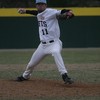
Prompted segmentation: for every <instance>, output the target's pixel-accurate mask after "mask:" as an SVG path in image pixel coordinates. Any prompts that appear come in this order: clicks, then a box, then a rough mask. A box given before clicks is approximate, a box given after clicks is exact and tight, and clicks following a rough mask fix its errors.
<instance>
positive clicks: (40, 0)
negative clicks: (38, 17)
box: [36, 0, 47, 4]
mask: <svg viewBox="0 0 100 100" xmlns="http://www.w3.org/2000/svg"><path fill="white" fill-rule="evenodd" d="M37 3H47V1H46V0H36V4H37Z"/></svg>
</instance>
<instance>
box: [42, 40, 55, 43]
mask: <svg viewBox="0 0 100 100" xmlns="http://www.w3.org/2000/svg"><path fill="white" fill-rule="evenodd" d="M52 42H54V40H51V41H49V42H42V44H47V43H52Z"/></svg>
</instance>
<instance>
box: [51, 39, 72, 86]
mask: <svg viewBox="0 0 100 100" xmlns="http://www.w3.org/2000/svg"><path fill="white" fill-rule="evenodd" d="M52 48H53V49H52V56H53V57H54V60H55V63H56V65H57V68H58V70H59V72H60V73H61V75H62V79H63V80H64V82H65V83H69V84H71V83H73V81H72V80H71V78H69V77H68V72H67V69H66V67H65V65H64V62H63V59H62V56H61V50H62V43H61V41H60V40H58V41H55V44H54V45H53V46H52Z"/></svg>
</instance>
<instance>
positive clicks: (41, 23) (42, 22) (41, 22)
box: [38, 21, 47, 27]
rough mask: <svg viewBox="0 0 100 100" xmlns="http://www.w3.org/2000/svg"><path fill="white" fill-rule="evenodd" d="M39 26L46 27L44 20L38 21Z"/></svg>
mask: <svg viewBox="0 0 100 100" xmlns="http://www.w3.org/2000/svg"><path fill="white" fill-rule="evenodd" d="M38 23H39V27H47V23H46V21H38Z"/></svg>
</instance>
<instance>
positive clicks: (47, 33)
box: [37, 8, 61, 42]
mask: <svg viewBox="0 0 100 100" xmlns="http://www.w3.org/2000/svg"><path fill="white" fill-rule="evenodd" d="M60 13H61V11H60V10H55V9H51V8H47V9H46V10H45V11H43V12H41V13H38V14H37V20H38V25H39V37H40V41H42V42H44V41H49V40H54V39H59V37H60V28H59V24H58V19H57V15H59V14H60Z"/></svg>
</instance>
